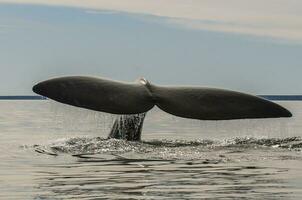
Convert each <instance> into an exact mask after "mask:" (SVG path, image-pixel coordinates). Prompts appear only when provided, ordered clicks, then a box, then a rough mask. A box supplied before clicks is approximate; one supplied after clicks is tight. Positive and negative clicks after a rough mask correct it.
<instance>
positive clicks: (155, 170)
mask: <svg viewBox="0 0 302 200" xmlns="http://www.w3.org/2000/svg"><path fill="white" fill-rule="evenodd" d="M279 103H280V104H282V105H283V106H285V107H287V108H288V109H289V110H291V111H292V112H293V114H294V117H293V118H290V119H263V120H234V121H220V122H215V121H197V120H188V119H182V118H177V117H172V116H171V115H168V114H165V113H164V112H161V111H159V110H158V109H154V110H152V111H151V112H150V113H148V114H147V117H146V119H145V124H144V128H143V135H142V139H143V141H142V142H127V141H123V140H115V139H110V140H106V137H107V135H108V132H109V131H110V127H111V126H112V124H113V121H114V119H115V118H116V117H117V116H113V115H109V114H104V113H98V112H92V111H87V110H84V109H78V108H74V107H71V106H64V105H60V104H56V103H53V102H50V101H42V100H41V101H0V110H1V111H0V136H1V140H0V159H1V162H0V198H1V199H203V198H205V199H302V154H301V150H302V139H301V136H302V127H301V126H302V125H301V123H300V122H301V121H302V102H299V101H297V102H279Z"/></svg>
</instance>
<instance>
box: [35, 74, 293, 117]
mask: <svg viewBox="0 0 302 200" xmlns="http://www.w3.org/2000/svg"><path fill="white" fill-rule="evenodd" d="M33 91H34V92H35V93H37V94H40V95H42V96H45V97H48V98H50V99H53V100H55V101H58V102H61V103H65V104H69V105H73V106H77V107H83V108H87V109H91V110H96V111H102V112H107V113H112V114H121V115H127V114H128V115H129V114H139V113H145V112H147V111H148V110H150V109H151V108H153V106H154V105H156V106H158V107H159V108H160V109H162V110H164V111H166V112H168V113H170V114H172V115H176V116H179V117H185V118H192V119H199V120H231V119H247V118H279V117H291V116H292V114H291V113H290V112H289V111H288V110H287V109H285V108H283V107H282V106H280V105H278V104H276V103H274V102H271V101H268V100H265V99H263V98H260V97H257V96H253V95H249V94H244V93H240V92H235V91H229V90H223V89H215V88H205V87H162V86H156V85H152V84H150V83H149V82H148V81H146V80H145V79H141V80H140V81H139V82H138V83H122V82H117V81H112V80H107V79H100V78H93V77H84V76H70V77H61V78H54V79H50V80H47V81H44V82H41V83H39V84H37V85H35V86H34V87H33Z"/></svg>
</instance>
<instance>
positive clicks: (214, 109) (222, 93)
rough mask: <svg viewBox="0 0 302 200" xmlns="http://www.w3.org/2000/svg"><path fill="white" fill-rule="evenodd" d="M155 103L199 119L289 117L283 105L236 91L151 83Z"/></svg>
mask: <svg viewBox="0 0 302 200" xmlns="http://www.w3.org/2000/svg"><path fill="white" fill-rule="evenodd" d="M150 89H151V90H152V94H154V97H153V98H155V99H156V105H157V106H158V107H159V108H160V109H162V110H164V111H166V112H168V113H170V114H172V115H176V116H179V117H184V118H192V119H199V120H231V119H248V118H279V117H291V116H292V114H291V113H290V112H289V111H288V110H287V109H285V108H283V107H282V106H280V105H278V104H276V103H273V102H271V101H268V100H265V99H263V98H260V97H257V96H253V95H249V94H244V93H240V92H235V91H229V90H222V89H215V88H202V87H159V86H153V85H150Z"/></svg>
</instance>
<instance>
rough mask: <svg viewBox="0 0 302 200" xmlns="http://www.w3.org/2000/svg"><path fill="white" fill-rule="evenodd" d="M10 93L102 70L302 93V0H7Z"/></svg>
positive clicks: (2, 59) (2, 17)
mask: <svg viewBox="0 0 302 200" xmlns="http://www.w3.org/2000/svg"><path fill="white" fill-rule="evenodd" d="M0 69H1V71H2V73H1V74H0V76H1V77H0V78H1V79H0V81H1V82H0V83H1V84H0V95H18V94H32V93H31V86H32V85H33V84H34V83H35V82H37V81H41V80H44V79H47V78H50V77H54V76H62V75H75V74H84V75H94V76H102V77H108V78H113V79H118V80H125V81H132V80H135V79H137V78H138V77H141V76H144V77H146V78H147V79H149V80H150V81H151V82H153V83H157V84H168V85H172V84H173V85H174V84H178V85H182V84H185V85H204V86H212V87H222V88H229V89H233V90H241V91H245V92H250V93H254V94H301V93H302V81H301V78H300V76H301V74H302V1H301V0H265V1H263V0H253V1H251V0H227V1H221V0H132V1H130V0H121V1H116V0H89V1H84V0H0Z"/></svg>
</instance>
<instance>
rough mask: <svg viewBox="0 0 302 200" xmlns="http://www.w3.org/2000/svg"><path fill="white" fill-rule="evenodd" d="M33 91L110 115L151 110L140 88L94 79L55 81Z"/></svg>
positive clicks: (144, 92) (148, 96)
mask: <svg viewBox="0 0 302 200" xmlns="http://www.w3.org/2000/svg"><path fill="white" fill-rule="evenodd" d="M33 91H34V92H35V93H37V94H40V95H42V96H45V97H48V98H50V99H53V100H55V101H58V102H61V103H64V104H69V105H72V106H77V107H82V108H87V109H91V110H95V111H101V112H107V113H112V114H137V113H144V112H147V111H148V110H150V109H151V108H152V107H153V106H154V103H153V102H152V97H151V96H150V93H149V91H148V90H147V88H146V87H144V86H143V85H142V84H139V83H122V82H117V81H112V80H107V79H100V78H94V77H85V76H69V77H60V78H54V79H50V80H46V81H43V82H40V83H38V84H37V85H35V86H34V87H33Z"/></svg>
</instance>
